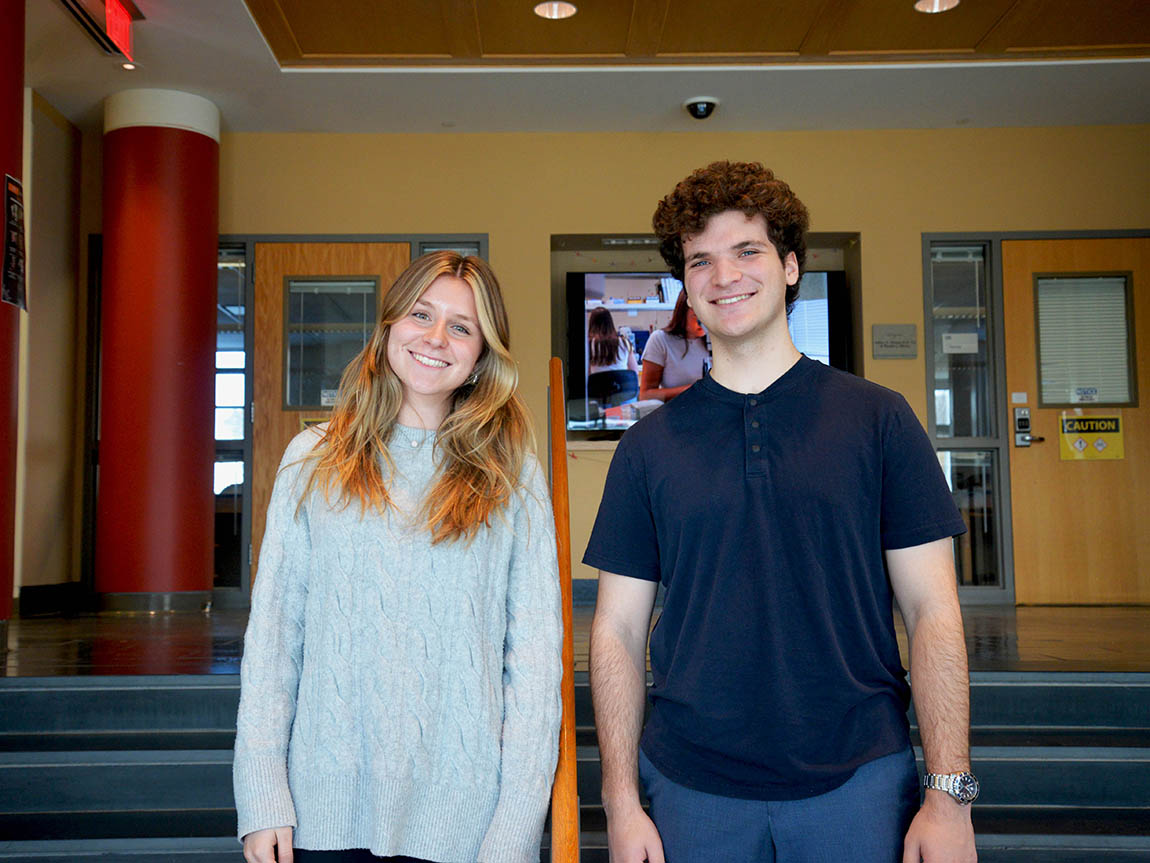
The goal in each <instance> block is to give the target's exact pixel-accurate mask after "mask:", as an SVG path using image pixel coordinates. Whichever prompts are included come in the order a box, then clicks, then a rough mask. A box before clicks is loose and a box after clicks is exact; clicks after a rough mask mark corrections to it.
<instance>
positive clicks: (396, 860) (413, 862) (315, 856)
mask: <svg viewBox="0 0 1150 863" xmlns="http://www.w3.org/2000/svg"><path fill="white" fill-rule="evenodd" d="M292 855H293V858H294V859H295V863H431V861H429V860H420V859H419V858H418V857H402V856H400V857H376V856H375V855H374V854H372V853H371V852H370V851H365V850H363V849H362V848H358V849H355V850H353V851H308V850H306V849H304V848H295V849H293V850H292Z"/></svg>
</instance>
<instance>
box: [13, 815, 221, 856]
mask: <svg viewBox="0 0 1150 863" xmlns="http://www.w3.org/2000/svg"><path fill="white" fill-rule="evenodd" d="M173 833H176V834H178V835H180V836H184V837H206V836H235V833H236V810H235V807H234V806H228V807H226V808H219V809H135V810H131V811H124V810H107V809H105V810H90V811H84V812H77V811H75V810H72V811H55V812H49V811H41V812H19V813H5V814H0V847H3V843H4V842H6V841H13V840H27V839H43V840H47V839H93V840H95V839H132V838H145V837H147V838H158V837H165V836H171V835H173Z"/></svg>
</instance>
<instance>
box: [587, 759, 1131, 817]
mask: <svg viewBox="0 0 1150 863" xmlns="http://www.w3.org/2000/svg"><path fill="white" fill-rule="evenodd" d="M916 754H917V756H918V760H919V770H920V772H921V770H922V752H921V750H916ZM576 757H577V759H578V765H579V776H578V787H579V796H580V800H581V801H582V802H583V803H584V804H587V805H592V804H594V805H598V804H599V801H600V797H599V783H600V781H601V771H600V765H599V750H598V748H597V747H593V746H581V747H578V748H577V750H576ZM971 762H972V765H973V766H972V769H973V770H974V772H975V774H977V775H978V778H979V781H980V782H981V783H982V794H981V796H980V797H979V802H980V803H983V804H987V805H1001V806H1037V805H1045V806H1052V805H1053V806H1074V807H1138V806H1140V805H1144V804H1145V802H1146V801H1147V800H1150V749H1144V748H1137V749H1129V748H1123V747H1077V746H1059V747H1040V746H1031V747H998V746H980V747H974V748H972V749H971Z"/></svg>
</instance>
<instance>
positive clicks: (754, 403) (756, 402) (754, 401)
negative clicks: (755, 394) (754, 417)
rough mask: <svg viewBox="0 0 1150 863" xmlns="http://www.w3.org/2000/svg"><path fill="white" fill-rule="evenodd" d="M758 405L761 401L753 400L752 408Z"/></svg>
mask: <svg viewBox="0 0 1150 863" xmlns="http://www.w3.org/2000/svg"><path fill="white" fill-rule="evenodd" d="M758 403H759V400H758V399H751V402H750V404H751V407H754V406H755V405H757V404H758Z"/></svg>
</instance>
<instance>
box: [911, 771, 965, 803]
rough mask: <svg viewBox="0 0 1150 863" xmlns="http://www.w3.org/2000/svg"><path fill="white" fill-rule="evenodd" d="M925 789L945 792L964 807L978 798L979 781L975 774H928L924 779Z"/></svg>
mask: <svg viewBox="0 0 1150 863" xmlns="http://www.w3.org/2000/svg"><path fill="white" fill-rule="evenodd" d="M922 787H923V788H933V789H934V790H935V791H945V792H946V793H947V794H949V795H950V796H951V797H953V798H954V799H955V800H957V801H958V802H959V803H961V804H962V805H964V806H965V805H966V804H968V803H973V802H974V801H975V799H976V798H977V797H978V780H977V779H975V778H974V774H973V773H967V772H965V771H964V772H962V773H928V774H926V776H924V777H923V778H922Z"/></svg>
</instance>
